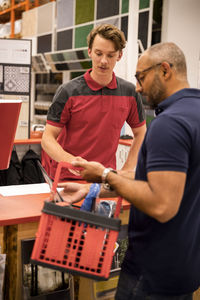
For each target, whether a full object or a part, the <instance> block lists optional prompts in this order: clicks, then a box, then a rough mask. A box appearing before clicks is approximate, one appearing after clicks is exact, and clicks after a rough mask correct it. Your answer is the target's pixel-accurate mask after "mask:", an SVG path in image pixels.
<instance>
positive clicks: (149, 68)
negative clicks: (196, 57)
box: [135, 62, 173, 86]
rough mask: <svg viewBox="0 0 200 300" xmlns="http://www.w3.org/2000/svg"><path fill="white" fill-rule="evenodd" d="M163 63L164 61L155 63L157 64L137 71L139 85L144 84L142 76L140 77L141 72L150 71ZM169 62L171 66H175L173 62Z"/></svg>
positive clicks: (136, 76)
mask: <svg viewBox="0 0 200 300" xmlns="http://www.w3.org/2000/svg"><path fill="white" fill-rule="evenodd" d="M162 63H163V62H161V63H158V64H155V65H152V66H150V67H148V68H146V69H144V70H142V71H139V72H136V74H135V78H136V79H137V81H138V83H139V85H140V86H142V82H141V78H140V74H141V73H146V72H149V71H150V70H152V69H154V68H156V67H158V66H161V65H162ZM168 64H169V65H170V67H173V64H171V63H168Z"/></svg>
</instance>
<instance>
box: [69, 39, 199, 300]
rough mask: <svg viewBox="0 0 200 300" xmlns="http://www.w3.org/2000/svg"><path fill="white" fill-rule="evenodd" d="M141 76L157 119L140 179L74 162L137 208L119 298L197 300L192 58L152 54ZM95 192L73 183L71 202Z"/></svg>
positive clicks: (169, 49) (166, 47)
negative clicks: (188, 62)
mask: <svg viewBox="0 0 200 300" xmlns="http://www.w3.org/2000/svg"><path fill="white" fill-rule="evenodd" d="M136 78H137V91H138V92H140V93H142V94H143V95H146V97H147V101H148V102H149V104H150V105H151V106H152V107H154V108H155V113H156V118H155V119H154V120H153V121H152V122H151V124H150V126H149V128H148V131H147V133H146V136H145V139H144V142H143V144H142V147H141V149H140V152H139V158H138V163H137V169H136V175H135V180H131V179H127V178H124V177H123V176H120V175H119V174H116V173H114V172H113V170H107V169H105V167H104V166H102V165H100V164H99V163H95V162H86V161H81V160H80V161H79V160H78V159H77V160H76V161H75V162H74V163H73V164H74V165H75V166H79V167H83V171H82V176H83V177H84V178H85V179H86V180H87V181H90V182H102V179H103V181H104V182H107V184H109V185H110V186H111V187H112V189H114V190H115V191H116V193H117V194H118V195H121V196H122V197H123V198H125V199H126V200H128V201H129V202H130V203H131V212H130V220H129V233H128V235H129V246H128V250H127V252H126V255H125V259H124V261H123V265H122V270H121V274H120V279H119V284H118V289H117V293H116V298H115V299H116V300H136V299H137V300H138V299H140V300H145V299H148V300H168V299H173V300H175V299H176V300H191V299H192V293H193V291H195V290H196V289H197V288H198V287H199V285H200V217H199V212H200V185H199V178H200V155H199V153H200V125H199V112H200V91H199V90H198V89H192V88H190V87H189V84H188V80H187V69H186V61H185V57H184V54H183V52H182V51H181V49H180V48H179V47H178V46H177V45H175V44H174V43H160V44H156V45H154V46H152V47H150V48H149V49H147V50H146V51H145V52H144V53H143V54H142V56H141V57H140V58H139V60H138V64H137V71H136ZM89 188H91V187H90V185H86V186H81V185H77V186H72V185H66V186H65V190H64V192H65V193H64V194H65V195H66V196H67V197H66V200H67V199H68V200H67V201H69V202H73V201H75V200H79V199H80V198H81V197H83V196H85V195H86V193H87V192H88V190H89ZM72 190H74V193H72V194H71V196H70V195H69V193H71V192H72ZM104 195H105V194H104V190H103V189H102V193H101V196H104Z"/></svg>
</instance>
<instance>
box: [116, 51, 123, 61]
mask: <svg viewBox="0 0 200 300" xmlns="http://www.w3.org/2000/svg"><path fill="white" fill-rule="evenodd" d="M122 55H123V51H120V52H119V56H118V59H117V61H119V60H120V59H121V58H122Z"/></svg>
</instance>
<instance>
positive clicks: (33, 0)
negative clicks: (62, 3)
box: [0, 0, 55, 38]
mask: <svg viewBox="0 0 200 300" xmlns="http://www.w3.org/2000/svg"><path fill="white" fill-rule="evenodd" d="M52 1H55V0H24V1H19V0H10V7H8V8H7V9H4V10H2V11H0V19H1V23H7V22H10V24H11V32H10V38H14V37H16V36H15V21H16V20H19V19H21V18H22V13H23V12H24V11H27V10H29V9H32V8H34V7H37V6H40V5H43V4H46V3H48V2H52ZM8 2H9V1H8Z"/></svg>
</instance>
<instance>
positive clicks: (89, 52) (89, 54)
mask: <svg viewBox="0 0 200 300" xmlns="http://www.w3.org/2000/svg"><path fill="white" fill-rule="evenodd" d="M91 52H92V50H91V49H90V48H88V56H89V57H91Z"/></svg>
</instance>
